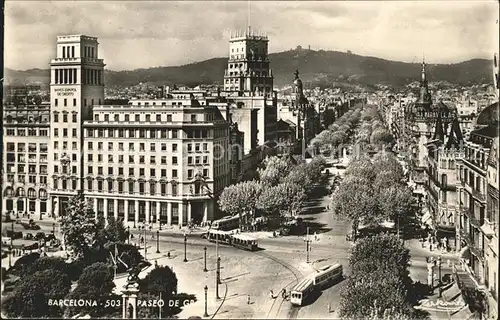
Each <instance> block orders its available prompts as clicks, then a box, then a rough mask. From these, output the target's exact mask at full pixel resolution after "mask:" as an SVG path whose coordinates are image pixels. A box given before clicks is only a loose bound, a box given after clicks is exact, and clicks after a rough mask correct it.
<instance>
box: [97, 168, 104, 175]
mask: <svg viewBox="0 0 500 320" xmlns="http://www.w3.org/2000/svg"><path fill="white" fill-rule="evenodd" d="M102 173H103V169H102V167H97V174H98V175H102Z"/></svg>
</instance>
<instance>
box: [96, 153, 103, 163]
mask: <svg viewBox="0 0 500 320" xmlns="http://www.w3.org/2000/svg"><path fill="white" fill-rule="evenodd" d="M97 162H102V154H98V155H97Z"/></svg>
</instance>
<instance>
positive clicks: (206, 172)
mask: <svg viewBox="0 0 500 320" xmlns="http://www.w3.org/2000/svg"><path fill="white" fill-rule="evenodd" d="M203 177H205V178H207V177H208V169H203Z"/></svg>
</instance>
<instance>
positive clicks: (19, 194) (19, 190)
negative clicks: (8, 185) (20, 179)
mask: <svg viewBox="0 0 500 320" xmlns="http://www.w3.org/2000/svg"><path fill="white" fill-rule="evenodd" d="M16 196H18V197H24V196H25V191H24V188H22V187H19V188H17V192H16Z"/></svg>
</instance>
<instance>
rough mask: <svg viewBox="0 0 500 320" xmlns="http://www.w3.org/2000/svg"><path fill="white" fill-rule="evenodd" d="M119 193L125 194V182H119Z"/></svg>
mask: <svg viewBox="0 0 500 320" xmlns="http://www.w3.org/2000/svg"><path fill="white" fill-rule="evenodd" d="M118 193H123V182H122V181H118Z"/></svg>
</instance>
